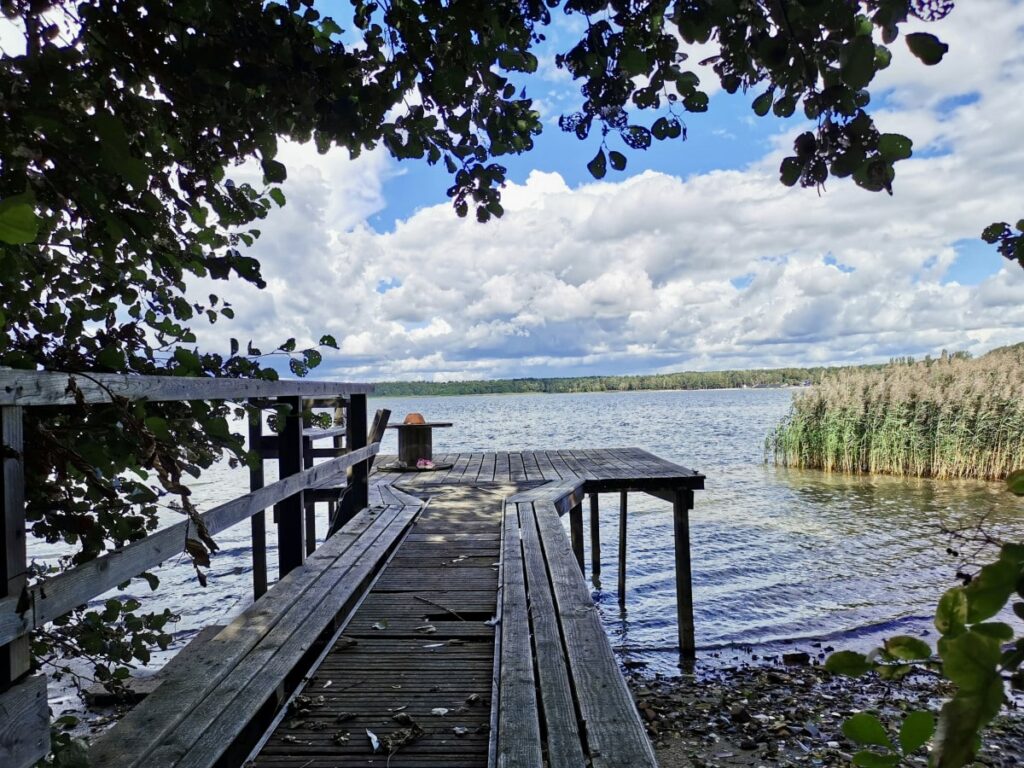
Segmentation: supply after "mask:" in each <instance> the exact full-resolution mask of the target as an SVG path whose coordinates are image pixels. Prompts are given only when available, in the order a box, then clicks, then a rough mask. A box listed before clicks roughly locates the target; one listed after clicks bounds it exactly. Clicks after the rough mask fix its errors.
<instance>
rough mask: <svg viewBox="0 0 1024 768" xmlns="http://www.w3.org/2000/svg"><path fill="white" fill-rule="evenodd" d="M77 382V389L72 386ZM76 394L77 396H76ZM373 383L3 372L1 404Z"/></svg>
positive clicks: (354, 387) (368, 388)
mask: <svg viewBox="0 0 1024 768" xmlns="http://www.w3.org/2000/svg"><path fill="white" fill-rule="evenodd" d="M72 381H73V384H74V385H73V386H69V383H70V382H72ZM76 389H77V392H76V391H75V390H76ZM372 392H373V385H372V384H357V383H351V382H331V381H296V380H280V381H267V380H264V379H215V378H208V377H198V376H140V375H134V374H124V373H91V372H90V373H63V372H60V371H28V370H21V369H17V368H0V405H22V406H33V405H76V404H77V403H79V402H85V403H109V402H111V401H112V400H113V398H114V397H125V398H128V399H129V400H142V399H146V400H149V401H150V402H160V401H169V400H244V399H248V398H259V397H288V396H300V397H331V396H342V395H366V394H370V393H372Z"/></svg>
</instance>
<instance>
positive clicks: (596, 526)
mask: <svg viewBox="0 0 1024 768" xmlns="http://www.w3.org/2000/svg"><path fill="white" fill-rule="evenodd" d="M590 573H591V574H592V575H593V577H594V579H595V581H596V580H597V579H598V577H600V575H601V512H600V509H599V507H598V501H597V494H596V493H592V494H590Z"/></svg>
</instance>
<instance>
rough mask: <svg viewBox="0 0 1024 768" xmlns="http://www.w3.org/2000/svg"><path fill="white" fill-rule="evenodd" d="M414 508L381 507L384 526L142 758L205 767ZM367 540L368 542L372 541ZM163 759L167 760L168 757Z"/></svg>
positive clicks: (355, 590)
mask: <svg viewBox="0 0 1024 768" xmlns="http://www.w3.org/2000/svg"><path fill="white" fill-rule="evenodd" d="M418 513H419V507H388V508H387V509H386V510H385V511H384V512H382V513H381V514H380V517H381V518H384V519H386V520H388V524H387V525H386V527H384V528H383V529H382V530H380V532H379V535H377V536H376V537H373V533H375V531H374V530H373V528H371V529H370V530H369V531H367V534H366V535H364V536H363V537H362V538H361V539H360V541H359V542H358V543H357V544H356V545H354V546H352V547H350V548H349V549H348V550H347V551H346V552H345V554H344V555H343V556H342V557H339V558H338V559H337V560H336V561H335V562H334V563H333V564H332V565H331V567H330V569H328V572H325V575H324V577H323V578H321V579H320V580H319V581H318V582H317V583H316V584H315V585H314V586H313V587H312V588H311V589H310V590H308V591H307V593H306V594H305V595H303V599H302V601H301V604H296V605H295V606H294V607H293V609H292V610H290V611H288V613H287V614H286V615H285V616H284V617H283V618H282V620H281V621H280V622H279V623H278V625H277V626H276V627H275V628H274V629H273V630H272V631H271V632H270V633H268V635H267V637H266V639H265V640H264V642H262V643H260V644H259V645H258V646H257V647H256V648H255V649H254V650H253V651H252V652H251V653H250V654H248V655H247V656H246V657H245V659H243V660H242V662H241V663H240V664H238V666H237V667H236V668H235V669H234V670H233V671H232V672H231V674H229V675H228V677H227V678H226V679H225V680H224V682H223V683H221V684H220V685H219V686H217V688H216V689H215V690H214V691H213V692H212V693H211V694H210V695H209V696H207V698H206V699H205V700H204V701H203V702H202V704H200V705H199V706H198V707H196V708H195V709H194V710H193V711H192V712H190V713H189V715H188V716H187V717H186V718H185V720H184V721H183V722H182V724H181V725H180V726H179V727H178V728H177V729H175V731H174V733H173V736H172V739H171V740H170V742H169V743H167V744H165V745H163V746H161V747H160V748H158V749H157V750H155V751H154V752H153V755H152V756H151V759H150V760H148V761H147V762H148V763H149V764H151V765H163V764H165V756H167V757H171V758H172V759H173V758H177V757H178V756H179V755H180V756H181V757H180V758H178V759H177V760H176V761H175V762H173V763H169V764H173V765H175V766H176V768H209V767H210V766H213V765H215V764H216V762H217V760H218V758H219V757H220V755H221V754H223V753H224V752H225V751H226V750H227V749H228V747H230V745H231V743H232V742H233V741H234V740H235V739H236V738H237V737H238V735H239V733H240V732H241V730H242V729H243V728H245V727H246V726H247V725H248V724H249V723H250V722H251V721H252V720H253V719H254V718H255V717H256V715H257V712H258V711H259V710H260V708H262V707H263V705H264V704H265V703H266V702H267V701H268V700H269V699H270V698H271V697H272V696H273V695H274V693H275V691H276V690H277V689H278V687H279V686H280V685H281V683H282V681H283V680H284V679H285V677H286V676H287V675H288V674H289V673H290V672H291V671H292V670H293V669H294V668H295V667H296V665H297V664H298V663H299V661H300V659H301V658H302V657H303V656H304V655H305V654H306V652H307V651H309V650H310V648H311V647H312V646H313V645H314V644H315V642H316V640H317V638H318V637H319V636H320V634H321V633H322V632H323V631H324V630H325V629H327V628H328V627H329V626H330V625H331V623H332V622H333V621H334V619H335V618H336V617H337V616H338V614H339V613H340V612H342V611H343V610H345V609H346V607H347V606H350V604H351V603H352V601H353V600H354V599H355V598H357V597H358V595H359V594H360V593H361V592H362V591H363V589H364V588H365V586H366V585H367V583H368V582H369V581H370V579H372V577H373V575H374V574H375V573H376V572H377V571H378V570H379V568H380V565H381V563H382V562H383V560H384V558H385V557H386V556H387V554H388V552H389V551H390V550H391V549H392V547H393V546H394V544H395V542H396V541H397V540H398V539H399V538H400V536H401V534H402V533H403V532H404V531H405V530H406V529H407V528H408V526H409V525H410V523H411V522H412V521H413V519H414V518H415V517H416V515H417V514H418ZM371 539H372V540H371ZM168 762H169V761H168Z"/></svg>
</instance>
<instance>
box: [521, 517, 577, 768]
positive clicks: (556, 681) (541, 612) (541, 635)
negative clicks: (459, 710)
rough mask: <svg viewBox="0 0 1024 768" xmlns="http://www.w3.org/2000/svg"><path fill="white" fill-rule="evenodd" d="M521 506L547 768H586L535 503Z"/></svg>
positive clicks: (522, 536)
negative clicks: (545, 740) (546, 751)
mask: <svg viewBox="0 0 1024 768" xmlns="http://www.w3.org/2000/svg"><path fill="white" fill-rule="evenodd" d="M516 506H517V508H518V511H519V522H520V526H521V527H520V535H521V538H522V545H523V560H524V562H525V564H526V579H527V592H528V594H529V600H530V620H531V622H532V625H533V644H534V650H535V653H536V657H535V658H536V660H537V679H538V681H539V682H540V695H541V701H542V702H543V705H544V730H545V733H547V747H548V764H549V765H552V766H556V765H557V766H559V768H562V767H563V766H564V767H565V768H574V767H576V766H578V767H579V768H583V766H585V765H586V764H587V761H586V759H585V758H584V757H583V747H582V742H581V740H580V731H579V727H578V725H577V722H576V704H575V702H574V701H573V697H572V689H571V686H570V684H569V672H568V670H567V669H566V665H565V653H564V651H563V650H562V635H561V632H560V631H559V627H558V614H557V613H556V612H555V605H554V599H553V598H552V595H551V584H550V583H549V581H548V571H547V566H546V564H545V560H544V551H543V549H542V547H541V543H540V537H539V535H538V533H537V523H536V520H535V519H534V504H533V502H525V503H520V504H517V505H516Z"/></svg>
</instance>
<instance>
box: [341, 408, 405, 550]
mask: <svg viewBox="0 0 1024 768" xmlns="http://www.w3.org/2000/svg"><path fill="white" fill-rule="evenodd" d="M390 418H391V411H389V410H388V409H387V408H381V409H380V410H379V411H377V413H376V414H374V416H373V422H372V423H371V424H370V430H369V432H367V434H366V444H367V445H373V444H374V443H379V442H380V441H381V438H383V437H384V430H385V429H387V428H388V420H389V419H390ZM374 458H375V457H371V458H370V460H369V461H368V462H367V473H369V472H370V471H372V470H373V460H374ZM340 490H341V495H340V496H339V497H338V500H337V501H336V502H335V504H334V508H333V510H332V511H331V524H330V526H329V528H328V529H327V538H331V536H333V535H334V534H336V533H337V532H338V531H340V530H341V529H342V528H343V527H344V525H345V523H347V522H348V521H349V520H351V519H352V518H353V517H355V515H356V513H357V512H358V511H359V510H358V509H355V508H354V507H355V498H354V496H353V494H352V493H351V492H350V491H351V486H349V485H345V486H343V487H342V488H341V489H340Z"/></svg>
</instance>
